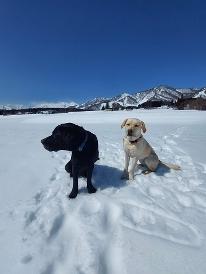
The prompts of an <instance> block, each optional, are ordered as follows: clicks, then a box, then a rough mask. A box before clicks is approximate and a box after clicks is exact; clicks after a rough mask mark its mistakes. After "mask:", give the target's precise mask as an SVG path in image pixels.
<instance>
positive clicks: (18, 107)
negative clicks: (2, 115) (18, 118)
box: [0, 104, 25, 110]
mask: <svg viewBox="0 0 206 274" xmlns="http://www.w3.org/2000/svg"><path fill="white" fill-rule="evenodd" d="M23 108H25V106H24V105H17V104H4V105H3V104H1V105H0V109H5V110H11V109H19V110H20V109H23Z"/></svg>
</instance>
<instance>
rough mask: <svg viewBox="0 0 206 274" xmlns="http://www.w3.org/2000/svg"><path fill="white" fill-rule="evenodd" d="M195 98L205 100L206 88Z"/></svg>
mask: <svg viewBox="0 0 206 274" xmlns="http://www.w3.org/2000/svg"><path fill="white" fill-rule="evenodd" d="M194 98H203V99H206V88H202V89H200V90H199V91H198V92H197V93H196V94H195V95H194Z"/></svg>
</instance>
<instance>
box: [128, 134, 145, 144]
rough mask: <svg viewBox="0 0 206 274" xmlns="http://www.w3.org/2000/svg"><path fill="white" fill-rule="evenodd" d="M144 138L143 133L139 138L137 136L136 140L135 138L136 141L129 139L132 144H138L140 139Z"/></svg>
mask: <svg viewBox="0 0 206 274" xmlns="http://www.w3.org/2000/svg"><path fill="white" fill-rule="evenodd" d="M141 138H142V135H141V136H140V137H139V138H137V139H136V140H134V141H129V142H130V144H136V143H138V142H139V140H140V139H141Z"/></svg>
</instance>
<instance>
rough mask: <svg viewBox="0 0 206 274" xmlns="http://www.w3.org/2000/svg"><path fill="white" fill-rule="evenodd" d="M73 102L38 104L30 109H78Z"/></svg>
mask: <svg viewBox="0 0 206 274" xmlns="http://www.w3.org/2000/svg"><path fill="white" fill-rule="evenodd" d="M78 106H79V105H78V104H77V103H75V102H56V103H39V104H35V105H33V106H32V108H69V107H78Z"/></svg>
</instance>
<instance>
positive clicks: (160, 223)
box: [0, 110, 206, 274]
mask: <svg viewBox="0 0 206 274" xmlns="http://www.w3.org/2000/svg"><path fill="white" fill-rule="evenodd" d="M126 117H138V118H140V119H143V120H144V121H145V122H146V126H147V127H148V132H147V133H146V135H145V138H146V139H147V140H148V141H149V142H150V143H151V144H152V146H153V147H154V149H155V151H156V152H157V154H158V155H159V157H160V159H161V160H162V161H165V162H171V163H177V164H179V165H180V166H181V167H182V171H174V170H168V169H166V168H164V167H160V168H159V169H158V171H157V172H156V173H150V174H149V175H143V174H142V169H141V168H138V167H137V170H136V173H135V174H136V175H135V180H134V181H132V182H129V181H122V180H120V176H121V171H122V168H123V166H124V153H123V149H122V135H123V133H121V129H120V124H121V122H122V120H123V119H124V118H126ZM64 122H75V123H78V124H81V125H83V126H84V127H85V128H86V129H88V130H90V131H92V132H94V133H95V134H96V135H97V137H98V139H99V149H100V160H99V161H98V162H97V164H96V166H95V170H94V174H93V181H94V185H95V186H96V187H97V188H98V191H97V193H95V194H93V195H89V194H88V193H87V190H86V184H85V181H84V179H82V178H80V179H79V185H80V193H79V195H78V196H77V198H76V199H75V200H68V199H67V198H66V194H67V193H68V192H70V190H71V187H72V179H71V178H69V175H68V174H67V173H66V172H65V170H64V166H65V164H66V163H67V162H68V161H69V159H70V153H68V152H65V151H60V152H58V153H49V152H47V151H46V150H44V149H43V147H42V146H41V144H40V140H41V138H43V137H45V136H47V135H49V134H50V132H51V131H52V130H53V128H54V127H55V126H56V125H57V124H60V123H64ZM205 124H206V117H205V114H204V112H194V111H187V112H180V111H172V110H156V111H151V112H150V111H141V110H140V111H132V112H114V113H109V112H96V113H95V112H89V113H72V114H61V115H37V116H35V115H27V116H21V117H19V116H13V117H3V118H1V120H0V126H1V130H2V132H3V135H2V137H1V139H0V148H1V151H2V155H3V156H4V157H2V158H3V159H2V160H1V161H2V162H1V164H0V171H1V177H2V178H1V188H2V192H1V193H2V194H1V200H0V205H1V211H0V214H1V221H0V222H1V223H0V224H1V226H0V232H1V233H0V234H1V236H0V244H1V246H3V249H2V250H1V251H0V258H1V259H0V272H1V273H11V274H16V273H21V274H24V273H34V274H38V273H39V274H64V273H65V274H67V273H69V274H70V273H71V274H116V273H118V274H119V273H121V274H124V273H130V274H139V273H140V274H142V273H147V274H156V273H158V274H160V273H162V274H163V273H171V274H174V273H178V274H179V273H181V274H184V273H198V274H204V273H206V263H205V251H206V246H205V235H206V228H205V227H206V226H205V224H206V221H205V215H206V182H205V174H206V156H205V155H206V154H205V152H206V148H205V146H204V138H205V137H206V130H205ZM194 140H195V141H196V142H197V143H198V148H199V145H200V144H202V146H201V150H199V153H198V154H196V153H193V149H192V148H191V147H193V148H194V147H195V141H194ZM11 260H12V262H13V263H12V264H11V263H9V262H11Z"/></svg>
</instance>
